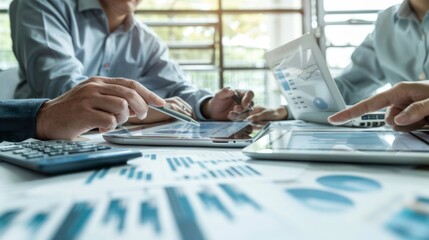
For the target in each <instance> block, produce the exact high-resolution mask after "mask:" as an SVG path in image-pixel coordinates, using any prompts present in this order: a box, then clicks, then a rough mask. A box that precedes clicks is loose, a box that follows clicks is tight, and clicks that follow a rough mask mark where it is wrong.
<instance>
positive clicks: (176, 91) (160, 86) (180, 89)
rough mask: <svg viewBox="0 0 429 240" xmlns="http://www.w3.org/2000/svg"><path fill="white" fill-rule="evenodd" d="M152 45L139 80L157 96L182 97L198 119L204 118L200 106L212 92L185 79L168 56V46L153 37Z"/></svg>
mask: <svg viewBox="0 0 429 240" xmlns="http://www.w3.org/2000/svg"><path fill="white" fill-rule="evenodd" d="M152 46H153V47H152V48H150V49H152V52H151V53H150V54H149V58H148V60H147V61H148V63H147V64H146V70H145V71H144V73H143V75H142V76H141V77H140V79H139V82H140V83H141V84H143V85H144V86H145V87H147V88H148V89H150V90H152V91H154V92H155V93H156V94H158V95H159V96H163V97H165V98H169V97H174V96H177V97H180V98H182V99H183V100H185V101H186V102H187V103H189V104H190V105H191V106H192V108H193V110H194V112H195V114H196V117H197V118H198V119H200V120H205V118H204V116H203V115H202V113H201V109H200V107H201V104H202V103H203V102H204V101H205V100H207V99H209V98H211V97H212V96H213V95H212V93H211V92H210V91H207V90H204V89H197V88H196V87H195V86H194V85H192V84H191V83H190V82H189V81H187V80H186V78H185V74H184V72H183V71H182V70H181V69H180V67H179V66H178V64H177V63H175V62H174V61H172V60H171V59H170V58H169V53H168V47H167V46H166V45H165V44H164V43H162V42H161V40H159V39H158V38H156V37H153V40H152ZM146 54H147V53H146Z"/></svg>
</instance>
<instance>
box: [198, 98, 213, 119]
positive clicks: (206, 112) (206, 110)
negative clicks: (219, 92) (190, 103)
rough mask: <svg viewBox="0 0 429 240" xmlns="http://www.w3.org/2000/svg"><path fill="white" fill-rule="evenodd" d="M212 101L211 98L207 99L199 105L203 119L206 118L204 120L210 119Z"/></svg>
mask: <svg viewBox="0 0 429 240" xmlns="http://www.w3.org/2000/svg"><path fill="white" fill-rule="evenodd" d="M212 99H213V98H207V99H206V100H204V101H203V102H202V103H201V105H200V112H201V114H202V115H203V117H204V118H206V119H211V118H212V116H211V112H210V109H211V103H212Z"/></svg>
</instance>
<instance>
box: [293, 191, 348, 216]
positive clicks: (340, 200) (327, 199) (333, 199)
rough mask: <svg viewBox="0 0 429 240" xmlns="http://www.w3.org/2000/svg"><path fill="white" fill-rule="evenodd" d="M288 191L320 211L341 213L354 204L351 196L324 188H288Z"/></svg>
mask: <svg viewBox="0 0 429 240" xmlns="http://www.w3.org/2000/svg"><path fill="white" fill-rule="evenodd" d="M286 192H287V193H289V194H290V195H291V196H292V197H293V198H295V199H296V200H297V201H298V202H300V203H301V204H303V205H304V206H306V207H308V208H310V209H312V210H315V211H319V212H326V213H340V212H344V211H347V210H349V209H352V208H353V206H354V204H353V201H352V200H350V199H349V198H347V197H345V196H342V195H340V194H337V193H333V192H328V191H324V190H318V189H312V188H295V189H287V190H286Z"/></svg>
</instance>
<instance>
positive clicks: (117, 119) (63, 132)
mask: <svg viewBox="0 0 429 240" xmlns="http://www.w3.org/2000/svg"><path fill="white" fill-rule="evenodd" d="M148 104H151V105H154V106H164V105H165V101H164V100H163V99H161V98H160V97H158V96H157V95H156V94H154V93H153V92H151V91H149V90H148V89H146V88H145V87H143V86H142V85H141V84H140V83H138V82H136V81H133V80H128V79H124V78H103V77H93V78H90V79H88V80H86V81H84V82H82V83H81V84H79V85H77V86H76V87H75V88H73V89H71V90H70V91H68V92H66V93H65V94H63V95H62V96H60V97H58V98H55V99H53V100H50V101H47V102H46V103H44V104H43V105H42V107H41V109H40V110H39V112H38V115H37V119H36V137H37V138H39V139H74V138H76V137H78V136H79V135H81V134H82V133H85V132H87V131H89V130H91V129H94V128H99V129H100V131H101V132H107V131H110V130H113V129H115V128H116V126H117V125H118V124H122V123H124V122H126V121H127V120H128V118H129V117H130V116H137V117H138V118H140V119H144V118H145V117H146V116H147V112H148V106H147V105H148Z"/></svg>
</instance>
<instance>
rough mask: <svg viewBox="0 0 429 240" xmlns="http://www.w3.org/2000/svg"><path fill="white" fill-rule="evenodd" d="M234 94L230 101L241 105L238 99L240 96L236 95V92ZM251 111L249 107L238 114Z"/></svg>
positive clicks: (251, 107) (251, 108)
mask: <svg viewBox="0 0 429 240" xmlns="http://www.w3.org/2000/svg"><path fill="white" fill-rule="evenodd" d="M234 92H235V94H234V96H232V100H234V102H236V103H237V104H239V105H241V97H240V95H239V94H238V92H237V91H236V90H235V91H234ZM252 111H253V106H249V107H248V108H247V109H246V110H244V111H243V112H241V113H240V114H243V113H247V112H252Z"/></svg>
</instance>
